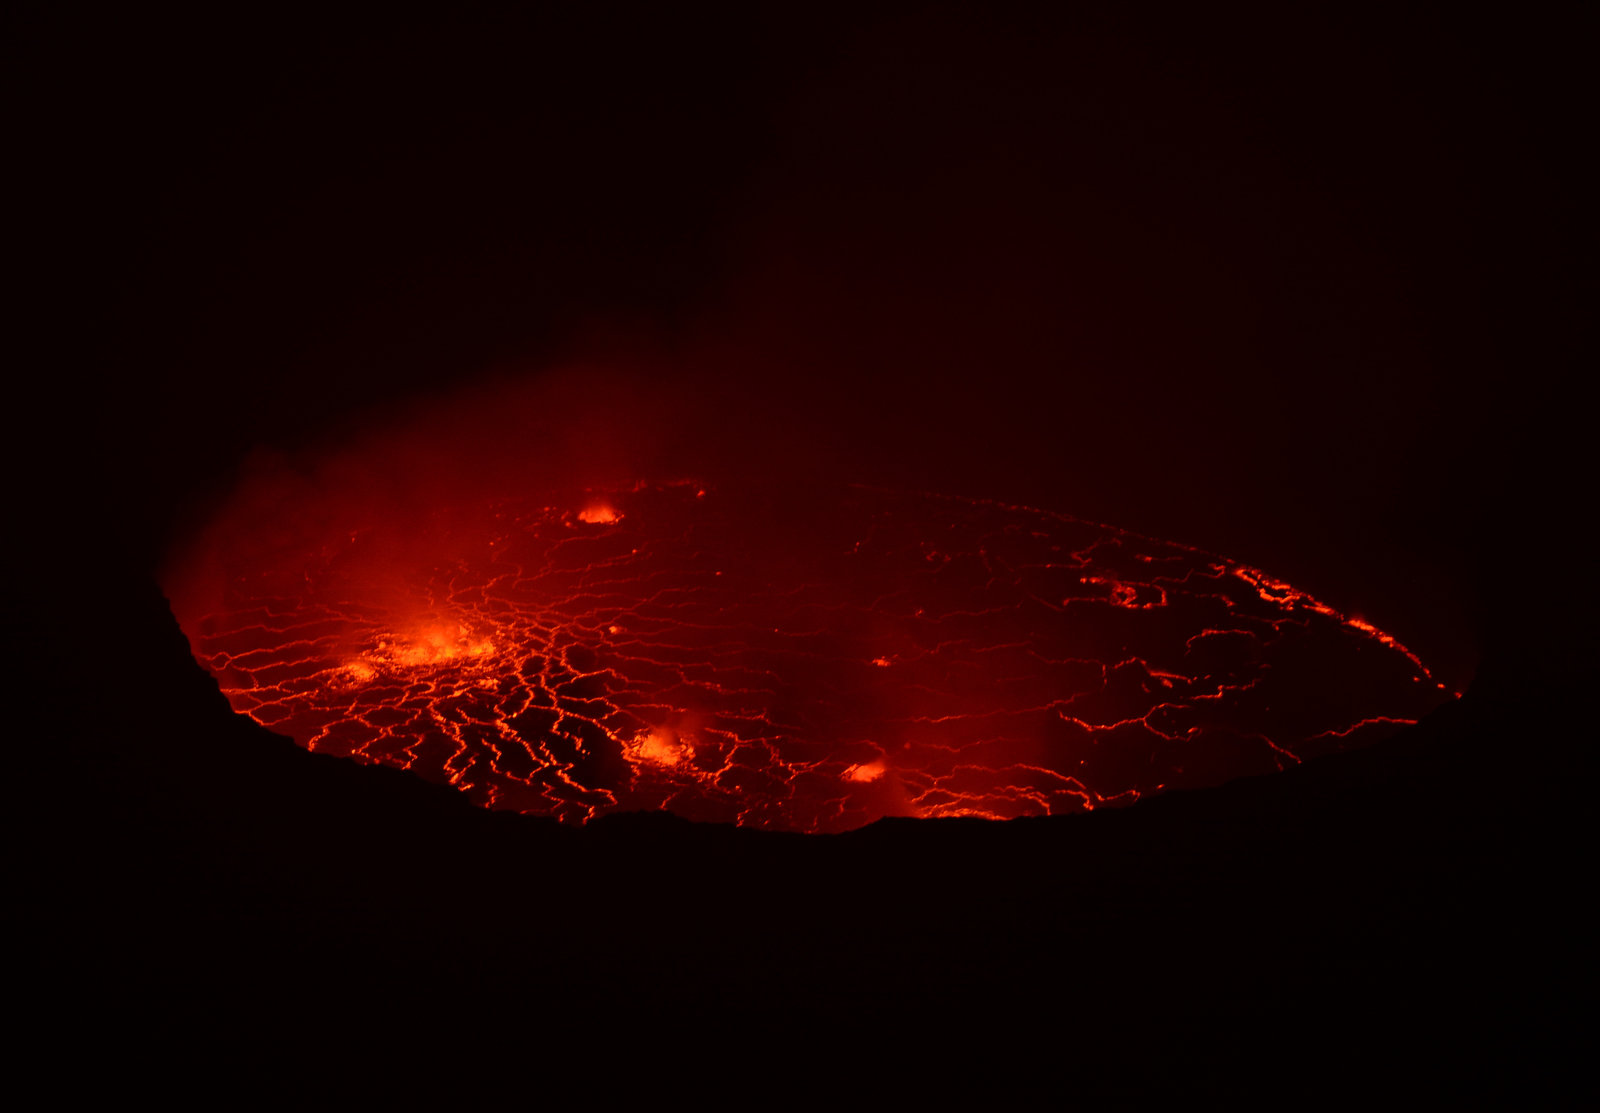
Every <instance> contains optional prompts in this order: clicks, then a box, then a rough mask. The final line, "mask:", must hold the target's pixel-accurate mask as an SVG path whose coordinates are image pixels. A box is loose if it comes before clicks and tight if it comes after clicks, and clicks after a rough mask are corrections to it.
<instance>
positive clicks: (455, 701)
mask: <svg viewBox="0 0 1600 1113" xmlns="http://www.w3.org/2000/svg"><path fill="white" fill-rule="evenodd" d="M284 536H285V537H288V536H291V535H284ZM292 536H293V538H294V539H293V540H292V541H290V540H285V539H284V538H281V537H280V538H269V539H268V540H267V541H265V542H260V543H251V544H239V545H233V546H231V547H227V546H225V547H223V548H221V549H217V550H215V551H213V552H212V554H211V556H210V557H209V558H207V560H208V561H209V564H207V565H206V566H205V567H203V568H201V569H200V570H199V571H194V570H191V573H190V579H189V580H188V581H187V582H185V583H182V584H177V585H174V586H175V587H176V588H177V590H174V591H172V592H171V594H172V595H173V597H174V599H175V601H176V600H182V602H181V603H178V604H177V609H178V610H179V618H180V620H181V621H182V623H183V625H184V628H185V630H186V631H187V632H188V633H189V635H190V637H191V639H192V641H193V644H194V647H195V651H196V655H197V657H198V658H199V660H200V661H201V662H202V663H203V664H204V665H205V666H206V668H208V669H209V670H210V671H211V672H212V674H213V675H215V676H216V677H217V679H218V681H219V683H220V684H221V687H222V690H223V692H224V693H225V694H226V695H227V698H228V700H229V702H230V703H231V704H232V706H233V707H234V708H235V709H236V710H238V711H240V712H243V713H245V714H247V715H249V716H251V717H252V718H254V719H255V720H256V721H258V722H260V723H261V724H263V725H265V726H267V727H270V728H272V729H274V730H277V731H280V732H282V733H284V734H287V735H289V736H291V737H292V738H294V739H295V741H297V742H299V743H300V744H301V745H303V746H305V747H307V748H309V749H312V750H316V751H319V752H324V753H332V754H338V755H342V756H346V757H350V758H354V759H356V760H358V761H363V762H382V763H385V764H389V765H394V766H398V767H400V768H404V769H409V770H412V771H413V772H415V773H417V774H419V775H421V776H423V777H426V778H429V779H431V780H435V781H441V782H445V783H448V784H451V785H454V786H455V787H457V788H458V789H460V790H461V791H463V792H465V793H467V794H468V795H469V796H470V797H471V799H473V800H474V801H476V802H477V803H479V804H482V805H484V806H487V807H495V808H511V809H517V810H520V811H524V812H531V813H536V814H540V815H550V816H555V817H557V818H560V819H562V820H567V821H575V822H583V821H586V820H588V819H590V818H593V817H595V816H598V815H602V814H605V813H608V812H617V811H624V810H638V809H665V810H667V811H671V812H674V813H676V814H678V815H681V816H685V817H688V818H691V819H696V820H711V821H726V822H734V823H740V824H749V825H754V826H759V827H766V828H778V829H788V830H798V831H841V830H846V829H849V828H853V827H858V826H860V825H862V824H865V823H869V822H871V821H872V820H874V819H877V818H879V817H881V816H886V815H905V816H949V815H977V816H988V817H993V818H1005V817H1012V816H1024V815H1050V814H1059V813H1066V812H1075V811H1080V810H1084V809H1090V808H1094V807H1097V806H1099V805H1102V804H1109V803H1127V802H1131V801H1134V800H1136V799H1138V798H1139V797H1140V796H1142V795H1144V794H1146V793H1151V792H1156V791H1160V790H1162V789H1168V788H1175V787H1186V786H1201V785H1208V784H1214V783H1217V782H1219V781H1223V780H1226V779H1229V778H1232V777H1236V776H1240V775H1245V774H1251V773H1262V772H1270V771H1273V770H1278V769H1282V768H1284V767H1285V766H1286V765H1288V764H1292V763H1295V762H1298V761H1300V760H1302V759H1304V758H1306V757H1311V756H1314V755H1317V754H1320V753H1324V752H1327V751H1331V750H1338V749H1344V748H1349V747H1351V746H1354V745H1360V744H1365V743H1367V742H1371V741H1375V740H1377V739H1379V738H1381V737H1383V736H1385V735H1386V734H1388V733H1392V732H1393V731H1395V730H1397V729H1399V728H1400V726H1402V725H1404V724H1407V723H1410V722H1414V721H1415V720H1416V719H1417V718H1418V717H1420V716H1421V715H1423V714H1425V713H1427V712H1428V711H1429V710H1431V709H1432V708H1433V707H1435V706H1437V705H1438V704H1439V703H1440V702H1442V701H1443V700H1444V699H1446V698H1448V695H1447V693H1446V692H1445V690H1444V686H1443V685H1440V684H1438V683H1436V682H1434V681H1433V680H1432V678H1431V677H1430V676H1429V675H1428V672H1427V670H1426V669H1425V668H1424V667H1423V666H1422V664H1421V662H1420V661H1418V660H1417V659H1416V658H1415V656H1413V655H1412V654H1410V653H1409V652H1407V651H1406V650H1405V649H1404V648H1403V647H1402V646H1400V645H1399V644H1398V643H1396V642H1395V641H1394V640H1393V639H1392V638H1390V637H1388V636H1387V635H1385V634H1383V633H1382V632H1381V631H1379V630H1377V629H1376V628H1375V627H1373V626H1371V625H1370V624H1368V623H1366V622H1363V621H1359V620H1352V619H1346V618H1345V617H1343V616H1341V615H1339V614H1337V613H1336V612H1335V611H1334V610H1333V609H1332V608H1330V607H1327V606H1325V605H1324V604H1322V603H1319V602H1317V601H1316V600H1315V599H1312V598H1310V597H1309V596H1307V595H1305V594H1304V593H1303V592H1300V591H1297V590H1295V589H1294V588H1292V587H1290V586H1289V585H1287V584H1284V583H1281V582H1279V581H1277V580H1273V579H1271V578H1269V577H1267V576H1266V575H1264V574H1262V573H1261V572H1258V571H1256V570H1255V569H1251V568H1246V567H1242V566H1240V565H1237V564H1233V563H1230V562H1229V561H1226V560H1223V559H1221V558H1218V557H1216V556H1214V555H1211V554H1209V553H1204V552H1201V551H1198V550H1195V549H1191V548H1186V547H1184V546H1181V545H1176V544H1171V543H1167V542H1162V541H1156V540H1151V539H1149V538H1145V537H1140V536H1137V535H1134V534H1130V533H1126V532H1123V531H1120V530H1116V529H1112V528H1109V527H1105V526H1099V525H1093V524H1089V523H1085V522H1081V521H1077V520H1075V519H1072V518H1068V517H1064V516H1061V515H1057V514H1051V513H1046V512H1043V511H1040V510H1034V509H1029V508H1026V507H1019V506H1009V505H1003V504H1000V503H992V502H984V501H976V500H970V499H958V498H947V497H941V496H935V495H928V494H907V493H895V492H887V491H881V490H875V489H867V488H859V487H856V488H847V489H843V490H840V491H838V492H828V493H827V494H826V496H824V495H821V494H819V493H817V492H810V493H808V495H807V496H806V498H804V499H781V498H779V497H777V496H775V495H773V494H771V493H770V492H758V491H743V492H740V491H736V490H733V489H727V488H718V487H714V486H705V485H701V484H660V485H648V484H640V485H638V486H636V487H633V488H631V489H621V490H609V491H598V492H590V493H589V494H588V495H587V496H586V497H583V498H576V499H571V500H569V502H568V504H567V505H548V504H546V503H545V502H543V501H541V500H537V499H532V498H530V499H526V500H522V501H518V500H514V499H503V498H502V499H485V500H484V501H482V502H481V503H480V504H476V505H468V506H460V505H452V506H449V507H448V508H434V509H432V510H427V511H425V512H423V513H420V514H417V515H413V516H411V517H410V518H409V519H408V520H407V521H404V522H396V521H388V520H376V519H375V520H366V519H363V518H362V517H361V515H360V513H359V512H358V511H352V520H348V521H333V522H327V523H321V524H319V525H318V526H316V528H315V529H312V530H310V531H309V532H308V531H301V532H300V533H297V534H293V535H292ZM397 554H398V555H397ZM202 584H209V585H214V586H211V587H202V586H200V585H202Z"/></svg>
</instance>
